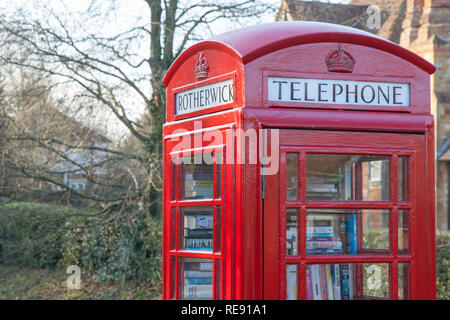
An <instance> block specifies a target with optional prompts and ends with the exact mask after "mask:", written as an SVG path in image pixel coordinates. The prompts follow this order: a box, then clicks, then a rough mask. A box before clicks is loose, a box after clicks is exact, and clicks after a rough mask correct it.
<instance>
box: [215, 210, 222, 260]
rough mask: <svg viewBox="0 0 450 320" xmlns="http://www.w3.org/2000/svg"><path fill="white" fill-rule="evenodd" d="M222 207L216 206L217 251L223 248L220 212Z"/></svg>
mask: <svg viewBox="0 0 450 320" xmlns="http://www.w3.org/2000/svg"><path fill="white" fill-rule="evenodd" d="M220 211H221V210H220V207H216V224H215V228H216V230H217V231H216V235H215V237H216V238H215V239H216V243H215V251H216V252H220V250H221V243H222V239H221V232H220V231H221V221H222V218H221V212H220Z"/></svg>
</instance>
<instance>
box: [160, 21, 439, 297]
mask: <svg viewBox="0 0 450 320" xmlns="http://www.w3.org/2000/svg"><path fill="white" fill-rule="evenodd" d="M337 43H343V44H344V45H343V46H344V49H345V50H348V51H349V52H351V54H352V55H353V56H354V57H355V59H356V66H355V69H354V72H353V73H352V75H349V74H347V75H344V74H336V73H329V72H328V71H327V70H326V66H325V65H324V63H323V61H322V59H321V58H320V56H326V55H327V54H328V53H329V51H330V50H334V49H336V47H337ZM200 53H203V55H204V56H205V57H206V58H207V59H208V64H209V66H210V69H209V75H208V78H207V79H206V80H204V81H197V80H196V78H195V72H194V69H195V65H196V63H197V60H198V57H199V55H200ZM434 71H435V68H434V66H433V65H432V64H430V63H428V62H427V61H425V60H424V59H422V58H421V57H419V56H417V55H415V54H414V53H412V52H410V51H408V50H406V49H404V48H402V47H400V46H397V45H395V44H393V43H391V42H388V41H386V40H383V39H381V38H379V37H376V36H373V35H372V34H369V33H366V32H363V31H359V30H355V29H352V28H347V27H342V26H336V25H330V24H321V23H304V22H292V23H276V24H267V25H261V26H255V27H250V28H246V29H242V30H237V31H235V32H232V33H227V34H224V35H221V36H219V37H216V38H215V39H212V40H209V41H202V42H199V43H198V44H195V45H193V46H191V47H190V48H188V49H187V50H186V51H184V52H183V53H182V54H181V55H180V56H179V57H178V58H177V59H176V61H175V62H174V64H173V65H172V67H171V68H170V69H169V70H168V72H167V74H166V76H165V78H164V80H163V83H164V84H165V85H166V86H167V108H166V119H167V122H166V124H165V125H164V127H163V142H164V143H163V148H164V159H163V165H164V170H163V174H164V177H163V180H164V181H163V186H164V192H163V197H164V199H163V202H164V217H163V298H164V299H171V297H173V296H174V297H175V298H177V297H178V291H179V290H176V288H173V286H174V285H177V284H178V281H179V279H178V277H179V272H180V270H178V271H176V270H173V267H172V266H171V261H172V259H175V262H176V263H175V264H176V265H175V266H174V267H175V269H177V267H178V265H177V263H178V260H179V258H180V257H187V256H189V257H192V256H196V257H204V258H208V259H209V258H212V259H215V260H218V261H221V290H220V292H221V297H215V298H223V299H262V298H272V299H275V298H276V299H279V298H282V297H283V295H284V294H285V287H283V286H284V284H283V281H280V277H284V275H283V276H282V274H283V273H284V272H285V270H283V269H282V267H285V263H286V261H291V260H292V259H293V260H292V261H294V262H295V261H297V262H298V261H300V260H295V259H297V258H291V257H288V259H284V257H283V256H282V255H283V254H284V252H283V250H281V247H282V245H284V244H283V243H282V241H280V238H278V239H276V240H275V241H274V239H273V238H271V237H270V236H269V237H268V236H267V235H271V236H272V237H274V235H277V234H278V235H279V234H280V232H281V231H280V230H281V229H280V228H281V222H282V220H280V219H282V218H280V216H279V215H276V216H273V215H272V216H271V215H269V214H267V212H271V211H273V212H280V205H281V204H282V199H279V198H278V197H279V195H280V194H281V193H282V190H283V188H284V187H285V186H283V185H282V183H283V179H281V180H280V176H279V174H277V175H271V176H266V177H265V184H266V190H265V196H266V199H265V200H264V201H263V200H261V197H262V187H261V184H262V182H263V179H262V177H261V165H260V163H259V160H258V163H256V164H240V163H238V162H237V159H240V158H241V156H243V155H244V156H248V154H249V150H248V149H245V150H242V146H243V139H244V137H243V136H242V135H233V134H232V132H234V131H235V130H247V129H254V130H259V129H263V128H264V129H274V128H279V129H282V130H284V129H292V130H289V131H290V132H291V131H295V132H296V133H295V134H294V135H295V136H296V137H297V138H298V139H297V140H296V141H294V142H293V143H290V144H287V145H285V146H283V152H284V151H286V150H291V149H289V148H292V150H297V151H299V152H300V155H301V158H302V159H301V160H302V161H300V162H299V163H300V164H299V166H300V167H299V169H300V172H305V170H306V168H305V161H304V160H305V157H306V153H305V151H306V150H309V151H311V150H313V151H315V152H328V153H330V152H333V150H335V151H336V150H339V152H343V150H344V151H347V152H356V151H358V152H362V151H361V150H365V152H369V153H372V152H375V153H377V152H378V153H379V154H387V155H391V180H390V183H391V190H390V191H391V195H392V197H393V199H396V197H397V194H396V192H397V191H396V184H395V183H396V180H395V179H396V172H397V171H396V166H397V162H398V156H400V155H409V156H411V157H412V158H411V159H412V161H411V163H410V165H411V168H415V172H413V173H410V174H412V175H416V179H415V181H412V180H411V179H410V180H409V181H410V189H409V194H410V195H412V194H415V195H416V196H417V197H416V202H417V203H414V202H413V201H414V199H411V198H410V199H409V201H410V202H409V204H405V203H398V202H395V201H393V200H392V201H390V202H370V203H368V202H363V201H346V202H345V203H344V202H342V203H338V205H339V206H340V207H345V208H361V207H362V208H385V207H386V206H388V207H389V206H390V208H391V209H392V211H391V214H390V225H391V228H393V227H394V226H396V224H397V223H398V209H408V210H410V216H411V220H410V230H411V231H410V239H409V241H410V244H411V245H410V253H409V255H398V252H397V251H396V250H397V248H396V245H397V242H398V238H397V234H396V232H397V230H394V229H392V230H390V231H391V232H390V235H391V236H390V242H391V244H392V246H391V253H390V255H365V256H359V257H355V256H353V255H342V256H331V257H322V256H308V257H305V259H303V260H301V261H300V264H299V269H298V275H299V278H298V279H299V283H300V286H302V285H304V280H305V279H304V275H305V272H306V263H331V262H349V261H365V262H387V261H388V262H390V263H391V269H390V274H392V275H396V274H397V272H398V264H397V263H398V262H411V265H410V275H409V277H410V283H411V287H410V292H411V294H412V296H411V297H412V298H416V299H434V298H435V295H436V284H435V276H436V270H435V263H436V261H435V240H434V236H435V229H434V228H435V215H434V212H435V211H434V210H435V203H434V192H435V191H434V185H435V184H434V183H435V177H434V169H435V168H434V160H435V159H434V120H433V116H432V115H431V114H430V85H429V76H430V74H431V73H433V72H434ZM269 74H270V75H284V76H289V75H291V76H292V75H294V76H302V77H305V76H308V77H311V78H314V77H315V78H322V77H325V78H327V79H328V78H329V79H352V80H370V81H386V82H408V83H410V104H411V107H408V108H404V107H403V108H387V107H373V108H372V107H364V110H363V109H362V108H359V107H358V106H345V105H328V106H327V105H311V104H298V105H296V106H292V105H291V104H289V105H288V104H283V103H281V104H273V103H272V102H271V103H268V102H267V93H266V90H265V89H264V88H265V86H266V85H265V83H266V82H267V81H266V80H267V78H266V77H267V75H269ZM229 75H232V77H233V79H234V80H233V81H234V97H235V101H234V103H233V104H229V105H224V106H219V107H216V108H211V109H207V110H201V111H198V112H196V113H191V114H185V115H179V116H176V115H175V112H174V108H175V104H174V100H173V99H174V94H175V93H176V92H179V91H183V90H188V89H190V88H193V87H198V86H201V85H204V84H207V83H212V82H214V81H216V80H217V79H227V77H228V76H229ZM195 121H201V124H202V129H201V130H198V129H197V128H196V125H195ZM181 129H182V130H184V133H180V131H179V130H181ZM294 129H295V130H294ZM312 130H314V133H312ZM208 131H217V132H222V133H223V141H222V143H221V144H217V143H214V142H212V143H210V142H205V143H204V144H202V146H201V147H200V148H197V149H196V150H191V151H189V152H202V151H203V150H205V148H206V149H207V148H208V147H209V148H216V149H215V150H222V151H224V152H225V154H226V155H231V158H232V159H234V161H233V163H225V164H223V165H222V173H221V174H222V178H223V179H222V184H223V188H222V193H223V196H222V197H221V199H220V200H213V201H204V202H202V204H204V205H214V206H216V205H220V206H221V208H222V212H221V216H222V221H221V225H222V230H221V232H222V237H221V239H222V244H221V254H220V255H216V254H215V253H204V252H197V253H195V252H187V251H182V250H171V248H170V241H171V237H172V234H173V232H177V234H179V231H180V230H179V229H178V230H177V228H179V225H178V224H173V222H172V221H171V216H172V213H171V212H172V208H175V215H176V217H178V215H179V213H178V209H179V208H181V207H184V206H190V205H197V204H199V202H198V201H178V200H176V201H171V187H170V184H171V181H172V178H173V177H172V175H173V173H175V175H176V176H175V179H176V181H178V182H179V173H178V171H177V170H176V171H175V172H173V171H172V169H171V165H172V164H171V157H172V156H175V157H176V154H175V153H173V148H174V145H175V143H174V142H173V141H172V140H173V138H175V137H178V136H181V135H193V134H194V132H197V133H198V132H208ZM324 131H331V132H333V134H326V133H325V132H324ZM257 132H258V131H257ZM308 132H309V134H313V135H316V137H322V138H321V139H319V141H318V143H316V145H315V146H311V145H309V146H307V145H305V144H304V143H302V144H299V143H298V141H300V140H299V139H301V137H302V136H304V135H305V133H306V134H308ZM345 132H347V135H348V140H347V141H346V142H345V143H344V142H343V141H339V140H336V139H337V138H336V137H337V136H339V135H340V134H341V133H345ZM398 135H401V136H405V138H404V139H402V141H404V142H405V143H406V145H408V143H410V140H414V139H416V138H417V137H419V136H420V137H422V138H423V139H422V142H421V143H419V144H414V145H413V146H412V147H407V146H399V145H395V143H394V145H395V146H394V147H392V146H391V147H389V144H387V143H385V142H384V141H383V137H397V136H398ZM333 136H334V138H333ZM372 136H377V137H378V145H376V146H369V147H368V146H367V141H366V140H367V139H366V138H368V137H372ZM257 137H258V138H259V132H258V135H257ZM358 137H359V138H358ZM361 137H363V138H361ZM364 137H365V138H364ZM406 137H410V139H408V138H406ZM323 144H328V147H327V149H326V150H322V149H321V148H317V147H318V145H323ZM224 145H226V147H224ZM364 146H365V147H364ZM361 147H362V149H361ZM257 148H258V151H259V148H261V146H259V145H258V146H257ZM286 148H288V149H286ZM305 148H306V149H305ZM308 148H309V149H308ZM352 150H353V151H352ZM283 152H282V153H281V159H280V160H281V162H280V168H281V173H280V174H283V168H285V165H286V159H285V157H284V156H283V154H284V153H283ZM336 152H337V151H336ZM225 154H223V155H225ZM227 158H228V156H227ZM246 159H248V158H247V157H246ZM301 179H303V180H302V181H299V183H301V184H303V185H304V184H305V181H304V179H305V178H304V176H302V178H301ZM417 181H420V184H418V182H417ZM280 182H281V184H280ZM267 186H270V189H267ZM423 186H425V187H423ZM394 187H395V188H394ZM419 188H420V189H419ZM419 190H420V191H419ZM274 196H276V199H274V201H269V199H270V198H271V197H272V198H273V197H274ZM302 197H303V200H304V194H303V195H302ZM419 198H420V199H421V200H420V201H417V199H419ZM177 199H179V198H177ZM289 205H293V206H294V207H297V208H299V209H300V216H301V217H305V214H306V208H307V207H308V206H310V205H314V206H317V207H322V208H327V207H328V208H331V207H335V206H336V202H331V201H314V202H311V201H307V202H302V201H299V202H292V203H291V202H290V203H289ZM284 206H285V204H284ZM283 215H284V213H282V214H281V216H283ZM175 222H176V221H175ZM173 225H174V226H175V230H173V229H174V228H173V227H172V226H173ZM411 225H413V226H415V227H414V228H415V229H414V230H413V229H412V228H411ZM298 227H299V230H298V235H299V250H302V251H305V249H304V246H305V241H306V240H305V239H304V237H302V236H300V235H302V233H301V232H300V231H302V230H304V228H305V227H306V220H305V219H303V218H302V219H300V221H299V226H298ZM175 240H176V241H178V239H175ZM270 257H272V258H273V259H272V258H270ZM302 257H303V256H302ZM289 259H291V260H289ZM389 259H390V260H389ZM215 277H216V276H215V275H214V280H215ZM172 280H173V281H172ZM391 281H392V282H391V289H392V290H391V296H390V297H391V298H394V299H395V298H397V296H396V294H397V288H398V283H397V280H396V277H392V279H391ZM300 289H301V288H300ZM214 294H215V293H214ZM299 298H301V299H305V298H306V296H305V291H304V290H303V291H302V290H299Z"/></svg>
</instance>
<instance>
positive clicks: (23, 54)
mask: <svg viewBox="0 0 450 320" xmlns="http://www.w3.org/2000/svg"><path fill="white" fill-rule="evenodd" d="M49 3H50V2H46V1H36V2H29V1H27V2H26V6H27V7H18V8H17V9H16V10H14V11H13V14H10V15H7V14H5V15H4V16H2V17H0V44H1V48H2V49H1V50H2V54H1V56H0V59H1V60H0V61H1V62H2V64H3V65H4V66H9V67H16V68H19V67H20V69H21V70H26V71H27V73H28V74H38V75H39V76H40V77H41V78H43V79H46V81H47V82H45V84H46V85H45V86H43V87H45V88H46V90H44V91H46V92H45V94H46V95H47V97H48V101H47V102H45V103H44V104H45V105H47V108H49V110H53V111H48V112H49V113H50V114H53V115H55V114H57V113H56V112H55V111H54V110H56V109H57V110H58V114H59V115H60V116H58V117H56V118H58V119H56V118H55V119H53V120H52V121H55V122H56V123H58V122H70V121H69V120H68V118H66V119H65V120H64V117H63V116H61V115H62V114H65V113H66V112H67V114H69V115H72V118H73V117H75V118H77V119H78V116H77V115H84V116H85V117H86V116H87V117H89V115H90V114H91V111H92V109H95V110H96V111H99V110H101V112H103V114H112V115H113V116H114V119H115V120H116V122H117V123H120V125H121V127H122V128H125V132H126V133H127V134H128V138H127V139H126V140H124V141H123V143H122V144H119V143H114V144H110V145H102V146H99V145H98V144H89V143H86V141H87V139H85V138H82V139H79V140H80V141H81V140H82V141H83V143H81V142H79V141H78V140H77V139H73V137H72V136H70V135H62V134H60V133H59V132H58V130H41V131H39V130H38V128H37V127H33V128H34V131H33V130H30V128H31V127H30V126H28V125H27V121H29V120H26V117H27V115H28V116H29V115H30V113H29V111H26V112H25V113H23V116H22V118H20V117H19V118H17V117H16V118H14V117H12V116H11V115H8V119H9V122H10V126H12V127H14V130H12V131H11V132H15V133H14V136H13V137H11V138H10V139H12V140H14V141H21V147H22V149H23V150H26V149H30V148H31V149H33V148H38V147H39V149H41V150H46V151H47V158H45V157H44V158H43V159H40V160H39V162H38V163H33V164H32V165H31V164H30V163H29V162H28V163H26V162H27V161H26V157H27V156H26V155H25V154H24V155H23V158H24V159H25V160H24V161H23V162H20V161H18V160H17V159H20V157H17V156H16V155H14V157H13V156H12V155H11V154H10V159H11V160H12V159H13V158H14V161H13V162H12V163H14V165H15V167H14V169H15V172H21V174H22V175H25V176H27V177H29V178H33V179H35V180H39V181H44V182H46V183H50V184H53V185H57V186H58V187H60V188H62V189H64V190H67V191H70V192H72V193H74V194H77V195H78V196H80V197H85V198H88V199H89V200H92V201H95V202H98V203H102V204H103V207H105V206H109V205H112V204H113V203H116V202H117V203H120V202H121V203H122V204H123V203H141V204H145V206H146V207H148V206H149V205H150V204H154V203H157V202H158V197H159V196H160V192H161V185H162V181H161V175H162V170H161V165H162V163H161V158H162V155H161V153H162V149H161V137H162V124H163V123H164V121H165V90H164V86H163V85H162V78H163V76H164V74H165V72H166V71H167V69H168V68H169V66H170V65H171V64H172V62H173V61H174V59H175V58H176V57H177V56H178V55H179V54H180V53H181V52H182V51H183V50H184V49H185V48H186V46H188V45H189V44H191V43H192V42H193V41H196V40H199V39H205V38H207V37H209V36H210V35H211V34H212V33H213V32H214V24H215V23H216V24H217V23H221V22H224V21H226V22H227V24H226V25H228V26H231V27H235V26H237V25H238V24H239V23H242V22H245V21H253V22H254V23H255V20H254V19H255V17H258V16H260V15H261V14H262V13H267V11H268V10H272V12H274V11H275V8H274V7H272V6H270V5H267V4H264V3H263V2H260V1H258V0H234V1H220V2H219V1H210V0H203V1H202V0H193V1H180V0H164V1H161V0H143V1H141V2H139V4H140V5H141V8H142V12H141V14H140V15H139V16H136V17H134V19H133V20H131V18H129V17H128V18H127V19H125V17H123V16H119V15H118V12H119V11H118V7H120V5H121V4H120V3H119V2H117V1H112V0H111V1H98V0H93V1H91V2H90V3H89V4H88V5H86V7H84V8H83V10H81V11H73V10H71V9H70V8H68V7H67V4H66V2H65V1H60V3H59V4H60V7H59V8H56V7H54V6H50V4H49ZM122 5H123V4H122ZM136 5H138V3H136ZM122 12H123V11H122ZM246 19H247V20H246ZM249 19H252V20H249ZM124 20H127V23H119V22H123V21H124ZM111 24H115V26H116V27H117V30H118V31H115V32H112V31H111V30H115V28H111V27H110V26H111ZM221 25H224V24H223V23H221ZM222 31H227V30H222ZM41 84H42V82H41ZM42 94H43V95H41V97H44V96H45V94H44V93H42ZM16 98H17V97H16ZM28 98H30V97H28ZM23 102H24V101H22V103H23ZM29 102H30V101H27V102H26V104H28V105H29V106H30V105H33V104H30V103H29ZM41 102H43V100H41ZM17 105H18V104H17ZM17 105H16V107H17ZM35 108H36V109H39V110H40V111H43V105H42V104H41V105H40V107H36V106H35ZM16 109H17V108H16ZM19 109H20V108H19ZM41 115H42V114H41ZM44 117H45V118H47V119H48V117H49V116H48V114H47V115H45V116H44ZM52 121H47V122H48V123H47V124H49V128H48V129H52V127H53V126H54V123H53V126H52V124H51V123H52ZM77 122H78V123H80V122H79V121H78V120H77ZM12 127H11V128H12ZM59 127H60V128H65V129H64V131H65V132H68V131H67V130H72V128H70V127H67V126H63V125H62V124H60V125H59ZM53 128H54V127H53ZM109 130H110V133H111V132H113V130H112V129H111V128H109ZM87 131H89V130H87ZM91 134H92V133H91ZM82 135H83V134H82ZM85 137H88V134H85ZM68 150H84V151H91V152H103V153H105V157H104V159H103V160H102V161H100V162H99V163H95V164H92V163H91V164H89V163H83V162H82V161H79V160H77V159H74V158H72V157H70V156H67V154H68ZM15 152H18V151H15ZM50 155H51V156H50ZM35 156H36V155H35ZM56 158H57V159H59V160H58V161H60V160H61V159H63V160H64V161H65V162H67V163H70V164H71V166H66V167H65V169H64V170H66V171H67V170H69V171H70V170H71V171H72V172H75V171H76V172H79V171H81V172H83V173H84V174H85V175H86V177H88V178H89V180H90V182H92V183H94V184H96V185H97V186H104V187H105V188H106V189H108V188H110V187H111V185H112V186H114V190H115V192H114V193H111V192H106V193H108V195H109V197H105V196H104V194H103V195H101V193H100V194H97V193H95V194H89V195H87V194H85V193H80V192H78V191H77V190H75V189H74V188H72V187H71V186H70V184H67V183H66V182H65V181H64V180H63V181H61V180H57V179H53V178H52V177H54V175H55V174H61V172H54V171H55V163H52V159H53V161H54V159H56ZM44 164H45V166H44ZM101 166H105V168H106V167H107V166H110V167H109V172H114V173H115V177H120V179H113V180H111V179H108V178H105V179H106V180H105V181H102V180H101V179H100V178H99V177H98V175H94V174H92V170H93V167H96V168H99V167H101ZM44 167H45V170H44V169H43V168H44ZM114 195H116V196H117V197H115V196H114ZM150 210H151V211H152V212H153V213H154V212H155V210H154V209H152V207H150Z"/></svg>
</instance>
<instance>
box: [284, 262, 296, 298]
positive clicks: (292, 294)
mask: <svg viewBox="0 0 450 320" xmlns="http://www.w3.org/2000/svg"><path fill="white" fill-rule="evenodd" d="M286 300H297V265H295V264H288V265H286Z"/></svg>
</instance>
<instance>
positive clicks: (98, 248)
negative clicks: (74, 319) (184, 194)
mask: <svg viewBox="0 0 450 320" xmlns="http://www.w3.org/2000/svg"><path fill="white" fill-rule="evenodd" d="M77 220H78V221H77V222H76V223H75V225H77V226H80V228H76V229H71V230H69V231H67V232H65V234H64V241H63V247H62V253H63V259H64V262H65V263H66V264H67V265H71V264H74V265H78V266H79V267H81V268H82V269H85V270H89V271H90V272H93V273H95V277H96V278H97V279H98V280H124V279H131V278H132V279H142V280H145V281H150V282H155V283H156V282H160V281H161V269H162V255H161V250H162V247H161V239H162V227H161V223H160V221H158V220H154V219H153V218H151V217H150V216H148V215H147V214H144V213H138V212H136V211H133V212H129V213H123V214H121V215H119V216H114V218H113V219H111V221H109V222H107V223H99V224H96V221H95V220H94V219H77ZM71 224H72V225H73V221H72V223H71ZM85 225H90V227H88V228H86V227H84V226H85Z"/></svg>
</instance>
